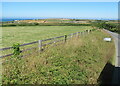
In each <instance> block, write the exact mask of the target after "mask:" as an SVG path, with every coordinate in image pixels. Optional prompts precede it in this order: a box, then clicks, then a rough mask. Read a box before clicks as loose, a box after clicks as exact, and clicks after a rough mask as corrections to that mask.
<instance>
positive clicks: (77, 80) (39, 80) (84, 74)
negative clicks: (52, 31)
mask: <svg viewBox="0 0 120 86" xmlns="http://www.w3.org/2000/svg"><path fill="white" fill-rule="evenodd" d="M104 37H110V36H109V35H108V34H106V33H104V32H101V31H94V32H92V33H90V34H86V35H81V36H79V38H73V39H72V40H67V42H66V43H64V44H61V45H59V46H54V47H52V48H49V49H47V50H45V51H43V52H41V53H34V52H35V51H34V52H33V54H32V55H30V56H28V57H26V58H12V59H9V58H7V59H8V60H9V61H7V62H6V63H3V67H4V69H3V84H97V79H98V77H99V75H100V73H101V71H102V69H103V68H104V66H105V64H106V63H107V61H108V60H109V59H110V58H111V57H112V56H113V55H114V44H113V42H105V41H103V38H104Z"/></svg>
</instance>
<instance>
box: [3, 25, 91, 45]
mask: <svg viewBox="0 0 120 86" xmlns="http://www.w3.org/2000/svg"><path fill="white" fill-rule="evenodd" d="M87 29H92V27H90V26H17V27H2V34H3V35H2V44H3V46H2V47H9V46H12V45H13V43H20V44H24V43H29V42H33V41H37V40H41V39H47V38H51V37H56V36H62V35H68V34H70V33H75V32H80V31H84V30H87Z"/></svg>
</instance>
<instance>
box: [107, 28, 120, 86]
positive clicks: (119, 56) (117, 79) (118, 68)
mask: <svg viewBox="0 0 120 86" xmlns="http://www.w3.org/2000/svg"><path fill="white" fill-rule="evenodd" d="M105 31H107V32H108V33H109V34H110V35H111V36H112V37H113V39H114V43H115V48H116V57H115V69H114V74H113V82H112V83H113V84H118V85H119V86H120V35H119V34H117V33H114V32H111V31H108V30H105Z"/></svg>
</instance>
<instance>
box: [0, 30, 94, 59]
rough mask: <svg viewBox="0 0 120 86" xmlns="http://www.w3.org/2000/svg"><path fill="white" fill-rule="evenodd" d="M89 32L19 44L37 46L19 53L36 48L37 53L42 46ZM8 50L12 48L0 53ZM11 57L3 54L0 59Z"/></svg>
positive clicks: (10, 54)
mask: <svg viewBox="0 0 120 86" xmlns="http://www.w3.org/2000/svg"><path fill="white" fill-rule="evenodd" d="M91 31H92V30H86V31H83V32H77V33H71V34H69V35H64V36H59V37H54V38H49V39H44V40H38V41H34V42H31V43H25V44H21V45H20V47H22V46H27V45H33V44H38V46H37V47H30V48H27V49H23V50H21V52H20V53H23V52H25V51H28V50H31V49H37V48H38V51H42V50H43V48H42V47H43V46H46V45H50V44H53V43H57V42H60V41H64V42H66V40H67V39H69V38H72V37H74V36H79V35H80V34H81V35H84V34H85V33H89V32H91ZM56 39H57V40H56ZM50 40H51V42H47V41H50ZM44 42H45V43H44ZM10 49H13V47H6V48H2V49H0V51H6V50H10ZM12 55H13V53H9V54H5V55H2V56H0V58H3V57H8V56H12Z"/></svg>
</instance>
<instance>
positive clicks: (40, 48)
mask: <svg viewBox="0 0 120 86" xmlns="http://www.w3.org/2000/svg"><path fill="white" fill-rule="evenodd" d="M38 47H39V51H42V40H39V41H38Z"/></svg>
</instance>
